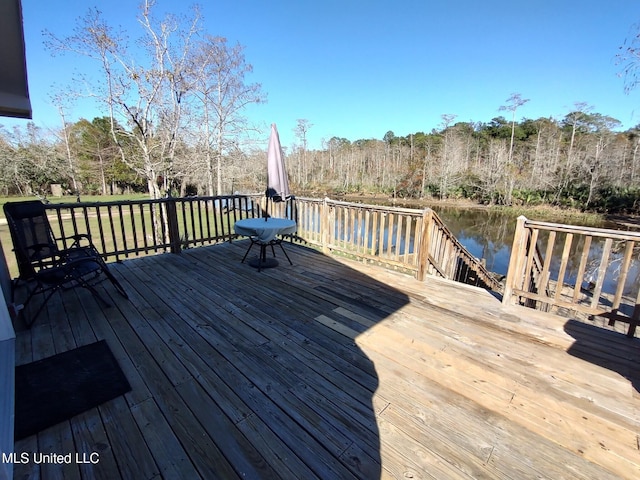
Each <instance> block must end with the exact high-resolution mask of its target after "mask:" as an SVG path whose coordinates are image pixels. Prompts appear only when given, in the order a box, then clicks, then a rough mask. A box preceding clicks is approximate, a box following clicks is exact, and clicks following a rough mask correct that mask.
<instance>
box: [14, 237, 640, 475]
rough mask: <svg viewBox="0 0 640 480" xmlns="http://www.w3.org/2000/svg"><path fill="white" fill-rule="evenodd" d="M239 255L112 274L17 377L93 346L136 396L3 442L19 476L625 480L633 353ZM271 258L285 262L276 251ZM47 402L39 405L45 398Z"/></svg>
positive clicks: (194, 254)
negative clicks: (26, 456)
mask: <svg viewBox="0 0 640 480" xmlns="http://www.w3.org/2000/svg"><path fill="white" fill-rule="evenodd" d="M246 246H247V243H246V242H234V243H233V244H224V245H216V246H211V247H201V248H195V249H191V250H186V251H184V252H183V253H182V254H180V255H171V254H166V255H160V256H155V257H145V258H137V259H133V260H127V261H125V262H123V263H120V264H114V265H113V270H114V272H115V274H116V275H117V276H118V278H120V279H121V281H122V283H123V284H124V285H126V288H127V289H128V291H129V292H130V297H131V299H130V301H123V300H122V298H121V297H119V296H118V294H117V293H116V292H115V291H114V290H113V288H112V287H111V285H109V284H107V283H103V284H101V286H100V288H101V289H102V290H103V291H104V292H105V294H106V295H109V296H110V297H111V298H112V300H113V302H114V303H115V305H114V307H112V308H109V309H104V310H101V309H100V308H98V304H97V303H96V302H95V301H94V300H93V298H92V297H91V295H90V294H89V293H88V292H86V291H84V290H81V291H78V292H76V291H68V292H65V293H64V294H63V295H60V296H56V297H54V298H53V299H52V300H51V301H50V303H49V306H48V308H47V312H46V315H45V316H44V317H42V318H40V319H39V320H38V321H37V323H36V324H35V325H34V327H33V328H32V329H31V330H30V331H24V330H22V331H19V332H18V333H17V340H16V343H17V352H16V356H17V362H18V363H19V364H20V363H26V362H29V361H32V360H36V359H40V358H43V357H47V356H50V355H52V354H54V353H58V352H62V351H66V350H69V349H72V348H74V347H76V346H80V345H84V344H87V343H91V342H93V341H96V340H100V339H105V340H106V341H107V342H108V344H109V345H110V347H111V349H112V350H113V352H114V354H115V356H116V357H117V359H118V361H119V363H120V365H121V367H122V369H123V371H124V372H125V374H126V376H127V378H128V379H129V382H130V383H131V385H132V387H133V390H132V391H131V392H129V393H128V394H126V395H125V396H123V397H120V398H117V399H115V400H112V401H110V402H108V403H106V404H103V405H102V406H100V407H99V408H95V409H93V410H90V411H88V412H86V413H84V414H82V415H79V416H77V417H75V418H73V419H72V420H70V421H68V422H64V423H62V424H60V425H57V426H55V427H52V428H50V429H48V430H46V431H43V432H41V433H40V434H38V435H37V436H33V437H30V438H28V439H25V440H22V441H20V442H18V443H17V444H16V451H17V452H18V453H19V452H42V453H61V454H65V453H73V454H74V455H75V453H79V454H80V455H82V454H90V453H93V452H97V453H98V454H99V459H100V461H99V463H97V464H95V465H92V464H76V463H71V464H62V465H60V464H57V465H55V464H42V465H35V464H33V463H29V464H16V465H15V472H14V477H15V478H16V479H18V478H20V479H22V478H43V479H46V478H65V479H73V478H105V479H114V478H128V479H152V478H153V479H154V478H167V479H178V478H185V479H196V478H203V479H213V478H224V479H227V478H248V479H254V478H292V479H300V478H304V479H311V478H321V479H348V478H363V479H374V478H403V479H404V478H414V479H419V478H435V479H448V478H461V479H462V478H492V479H493V478H498V479H508V478H509V479H518V480H519V479H524V478H551V479H560V478H579V479H590V480H591V479H594V478H597V479H607V478H628V479H631V478H639V477H640V450H639V442H640V437H639V434H640V394H639V390H640V373H639V371H638V365H639V362H638V360H640V343H639V342H640V340H638V339H637V338H634V339H627V338H625V337H624V335H623V334H620V333H616V332H611V331H606V330H604V329H602V328H597V327H594V326H592V325H588V324H584V323H580V322H577V321H575V320H567V319H563V318H560V317H554V316H551V315H547V314H544V313H541V312H536V311H533V310H529V309H524V308H519V307H505V306H503V305H501V304H500V303H499V301H498V300H496V299H495V298H494V297H492V296H491V295H490V294H489V293H487V292H485V291H483V290H479V289H476V288H473V287H466V286H463V285H460V284H454V283H452V282H449V281H446V280H439V279H436V278H428V279H427V281H426V282H423V283H422V282H417V281H416V280H414V279H412V278H411V277H408V276H405V275H402V274H400V273H395V272H390V271H387V270H383V269H380V268H378V267H372V266H366V265H363V264H361V263H355V262H352V261H348V260H343V259H337V258H334V257H327V256H324V255H322V254H320V253H317V252H315V251H313V250H310V249H307V248H304V247H301V246H294V245H291V246H288V247H287V251H288V253H289V255H290V256H291V259H292V260H293V262H294V265H293V266H290V265H289V264H288V263H287V262H286V261H285V260H284V259H281V265H280V266H279V267H278V268H276V269H270V270H264V271H262V272H260V273H258V272H257V271H256V270H255V269H253V268H251V267H250V266H248V265H246V264H241V263H240V259H241V258H242V255H243V254H244V250H245V248H246ZM280 256H281V255H280ZM44 401H46V400H44Z"/></svg>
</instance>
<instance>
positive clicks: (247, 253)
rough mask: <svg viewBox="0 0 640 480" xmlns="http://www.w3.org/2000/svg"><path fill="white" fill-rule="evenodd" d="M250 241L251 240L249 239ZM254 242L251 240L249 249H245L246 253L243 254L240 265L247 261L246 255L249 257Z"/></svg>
mask: <svg viewBox="0 0 640 480" xmlns="http://www.w3.org/2000/svg"><path fill="white" fill-rule="evenodd" d="M250 240H251V239H250ZM255 243H256V242H254V241H253V240H251V244H250V245H249V248H247V251H246V252H245V254H244V257H242V261H241V262H240V263H244V261H245V260H246V259H247V255H249V252H250V251H251V248H252V247H253V245H254V244H255Z"/></svg>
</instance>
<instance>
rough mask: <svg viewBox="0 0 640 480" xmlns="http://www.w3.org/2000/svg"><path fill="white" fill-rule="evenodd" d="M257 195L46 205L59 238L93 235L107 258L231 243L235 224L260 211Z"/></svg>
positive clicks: (260, 202)
mask: <svg viewBox="0 0 640 480" xmlns="http://www.w3.org/2000/svg"><path fill="white" fill-rule="evenodd" d="M261 200H262V199H260V196H259V195H228V196H216V197H184V198H163V199H159V200H135V201H118V202H91V203H90V202H82V203H62V204H54V203H50V204H47V210H49V211H51V212H52V214H53V217H54V218H52V228H53V229H54V234H55V235H56V236H58V237H62V238H64V237H69V236H71V235H74V234H78V233H86V234H89V235H90V236H91V238H92V239H93V242H94V244H95V245H96V247H97V248H98V250H99V251H100V253H101V254H102V256H103V257H104V258H105V259H107V260H120V259H122V258H128V257H131V256H137V255H142V254H149V253H161V252H174V253H176V252H179V251H181V250H182V249H185V248H191V247H194V246H199V245H207V244H212V243H219V242H225V241H230V240H232V239H233V238H234V237H235V234H234V231H233V225H234V224H235V222H236V221H238V220H240V219H242V218H248V217H257V216H261V215H262V209H263V208H264V201H263V200H262V201H261Z"/></svg>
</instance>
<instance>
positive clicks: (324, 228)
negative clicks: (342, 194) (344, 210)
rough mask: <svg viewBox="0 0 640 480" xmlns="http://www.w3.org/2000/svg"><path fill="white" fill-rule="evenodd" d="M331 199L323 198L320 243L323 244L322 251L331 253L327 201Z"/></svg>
mask: <svg viewBox="0 0 640 480" xmlns="http://www.w3.org/2000/svg"><path fill="white" fill-rule="evenodd" d="M328 200H329V199H328V198H327V197H324V200H322V208H321V209H320V243H321V246H322V253H324V254H328V253H329V233H330V227H329V205H328V203H327V201H328Z"/></svg>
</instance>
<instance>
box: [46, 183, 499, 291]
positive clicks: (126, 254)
mask: <svg viewBox="0 0 640 480" xmlns="http://www.w3.org/2000/svg"><path fill="white" fill-rule="evenodd" d="M265 202H266V200H265V197H264V195H263V194H250V195H223V196H213V197H180V198H171V197H169V198H162V199H155V200H152V199H147V200H129V201H108V202H73V203H61V204H54V203H50V204H47V206H46V208H47V210H48V211H49V212H50V218H51V220H52V221H51V223H52V227H53V229H54V233H55V234H56V236H58V237H59V238H64V237H69V236H71V235H75V234H88V235H90V236H91V238H92V239H93V242H94V244H95V245H96V247H97V248H98V250H99V252H100V254H101V255H102V256H103V257H104V258H105V259H107V260H116V261H117V260H122V259H125V258H130V257H134V256H139V255H146V254H154V253H163V252H180V251H181V250H183V249H185V248H191V247H195V246H200V245H208V244H213V243H218V242H226V241H232V240H233V239H234V238H235V233H234V229H233V225H234V224H235V222H237V221H238V220H241V219H243V218H253V217H262V216H264V215H265V214H268V215H270V216H277V217H287V218H292V219H294V220H296V222H297V224H298V232H297V237H296V238H297V239H298V240H302V241H305V242H308V243H309V244H312V245H315V246H318V247H319V248H321V249H322V250H324V251H327V252H340V253H342V254H346V255H350V256H353V257H355V258H359V259H362V260H365V261H373V262H377V263H379V264H381V265H386V266H389V267H392V268H399V269H402V270H404V271H407V272H409V273H412V274H414V275H415V276H416V277H417V278H420V279H424V276H425V274H433V275H438V276H442V277H445V278H449V279H452V280H457V281H460V282H464V283H469V284H473V285H478V286H481V287H483V288H490V289H494V290H499V289H500V288H501V285H500V284H499V283H498V281H497V280H495V279H494V277H493V275H492V274H491V273H490V272H488V271H487V270H486V268H485V267H484V266H483V265H482V263H481V262H480V261H479V260H478V259H476V258H474V257H473V256H472V255H471V254H470V253H469V252H468V251H467V250H466V249H465V248H464V247H463V246H462V244H461V243H460V242H459V241H458V240H457V239H456V238H455V237H454V236H453V234H452V233H451V232H450V231H449V230H448V229H447V228H446V226H445V225H444V224H443V222H442V220H441V219H440V218H439V217H438V216H437V214H436V213H435V212H434V211H433V210H431V209H425V210H417V209H410V208H401V207H389V206H381V205H367V204H359V203H350V202H343V201H337V200H330V199H327V198H325V199H312V198H304V197H300V198H291V199H290V200H288V201H286V202H281V203H273V202H271V201H269V203H268V204H266V203H265Z"/></svg>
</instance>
